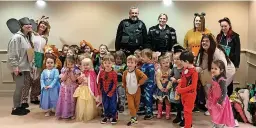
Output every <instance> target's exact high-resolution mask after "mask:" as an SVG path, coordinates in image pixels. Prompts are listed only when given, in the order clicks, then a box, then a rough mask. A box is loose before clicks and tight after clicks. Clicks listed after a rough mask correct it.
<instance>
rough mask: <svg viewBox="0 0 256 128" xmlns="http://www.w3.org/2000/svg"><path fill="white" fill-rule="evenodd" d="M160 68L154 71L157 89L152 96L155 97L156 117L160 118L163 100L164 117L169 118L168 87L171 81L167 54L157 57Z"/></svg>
mask: <svg viewBox="0 0 256 128" xmlns="http://www.w3.org/2000/svg"><path fill="white" fill-rule="evenodd" d="M159 62H160V68H159V69H158V70H157V71H156V83H157V89H156V92H155V94H154V97H155V98H156V99H157V102H158V103H157V104H158V105H157V109H158V114H157V118H158V119H161V118H162V109H163V102H164V103H165V105H166V107H165V108H166V119H167V120H169V119H170V112H171V105H170V98H169V96H170V88H171V82H170V81H169V77H170V75H171V69H170V68H169V65H170V64H169V63H170V62H169V57H168V56H161V57H160V58H159Z"/></svg>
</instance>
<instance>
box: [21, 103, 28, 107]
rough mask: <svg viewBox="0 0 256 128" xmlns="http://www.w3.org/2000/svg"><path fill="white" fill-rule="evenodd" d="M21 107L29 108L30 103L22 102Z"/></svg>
mask: <svg viewBox="0 0 256 128" xmlns="http://www.w3.org/2000/svg"><path fill="white" fill-rule="evenodd" d="M21 107H22V108H28V107H29V105H28V103H22V104H21Z"/></svg>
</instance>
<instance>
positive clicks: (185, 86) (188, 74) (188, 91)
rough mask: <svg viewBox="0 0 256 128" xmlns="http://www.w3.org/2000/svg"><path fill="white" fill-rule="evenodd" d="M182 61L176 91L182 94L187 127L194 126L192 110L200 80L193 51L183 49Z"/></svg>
mask: <svg viewBox="0 0 256 128" xmlns="http://www.w3.org/2000/svg"><path fill="white" fill-rule="evenodd" d="M180 60H181V63H182V65H183V67H184V69H183V71H182V74H181V80H180V82H179V85H178V86H177V87H176V91H177V93H178V94H180V95H181V102H182V104H183V111H184V118H185V121H184V122H185V128H191V127H192V110H193V108H194V102H195V99H196V87H197V80H198V73H197V72H196V69H195V67H194V65H193V62H194V56H193V53H192V52H189V51H183V52H182V53H181V55H180Z"/></svg>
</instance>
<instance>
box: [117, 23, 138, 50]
mask: <svg viewBox="0 0 256 128" xmlns="http://www.w3.org/2000/svg"><path fill="white" fill-rule="evenodd" d="M142 25H143V23H142V22H141V21H138V22H137V23H133V24H132V23H130V22H128V21H125V22H124V23H123V34H122V40H121V44H123V45H125V46H139V45H140V44H142V41H143V37H142Z"/></svg>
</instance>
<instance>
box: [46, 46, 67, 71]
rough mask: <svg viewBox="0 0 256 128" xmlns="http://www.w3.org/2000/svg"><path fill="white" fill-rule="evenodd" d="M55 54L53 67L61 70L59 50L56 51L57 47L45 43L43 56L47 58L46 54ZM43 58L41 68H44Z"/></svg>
mask: <svg viewBox="0 0 256 128" xmlns="http://www.w3.org/2000/svg"><path fill="white" fill-rule="evenodd" d="M52 55H53V56H55V57H56V61H55V66H54V67H55V68H57V69H58V70H59V71H60V70H61V68H62V63H61V61H60V59H59V56H60V54H59V51H58V48H56V47H55V45H45V47H44V57H45V58H47V57H48V56H52ZM45 61H46V60H45V59H44V62H43V69H45V68H46V67H45Z"/></svg>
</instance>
